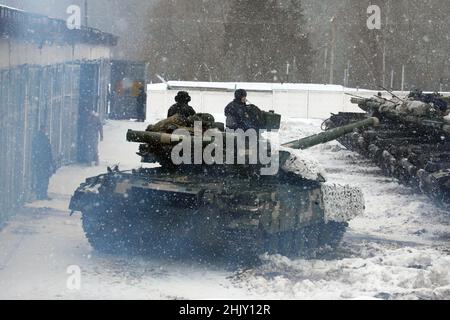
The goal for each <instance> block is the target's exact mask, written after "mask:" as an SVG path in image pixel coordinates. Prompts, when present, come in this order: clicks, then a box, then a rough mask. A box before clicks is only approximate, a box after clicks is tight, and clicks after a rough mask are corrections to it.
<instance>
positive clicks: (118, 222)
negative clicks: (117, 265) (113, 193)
mask: <svg viewBox="0 0 450 320" xmlns="http://www.w3.org/2000/svg"><path fill="white" fill-rule="evenodd" d="M82 222H83V229H84V232H85V234H86V237H87V239H88V241H89V243H90V244H91V246H92V247H93V248H94V249H95V250H97V251H100V252H104V253H125V254H135V253H138V252H143V249H144V246H143V233H142V232H140V231H141V228H140V224H139V223H138V219H136V220H135V221H133V220H132V219H130V218H129V217H126V216H125V215H124V214H123V211H122V210H121V208H117V207H116V208H106V207H103V206H98V207H91V208H89V209H86V210H85V211H83V216H82Z"/></svg>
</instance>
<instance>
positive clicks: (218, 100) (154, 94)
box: [147, 89, 376, 122]
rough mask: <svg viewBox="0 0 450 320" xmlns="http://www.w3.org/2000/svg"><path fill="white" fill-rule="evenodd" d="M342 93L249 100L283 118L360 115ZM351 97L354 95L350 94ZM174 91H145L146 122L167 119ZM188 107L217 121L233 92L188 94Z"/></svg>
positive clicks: (257, 95)
mask: <svg viewBox="0 0 450 320" xmlns="http://www.w3.org/2000/svg"><path fill="white" fill-rule="evenodd" d="M345 93H346V92H345V91H314V90H304V91H301V90H295V91H290V90H286V91H270V92H251V91H250V92H249V95H248V99H249V101H250V102H251V103H252V104H255V105H257V106H259V107H260V108H262V109H263V110H274V111H275V112H277V113H280V114H281V115H283V117H285V118H310V119H325V118H328V117H329V116H330V114H331V113H337V112H361V110H360V109H359V108H358V106H356V105H353V104H351V103H350V98H351V97H350V96H348V95H346V94H345ZM352 93H353V92H352ZM354 93H355V94H357V95H361V96H364V97H370V96H372V95H374V94H376V92H373V91H358V92H354ZM176 94H177V90H151V89H150V90H148V92H147V98H148V101H147V120H148V121H150V122H152V121H155V120H159V119H162V118H164V117H165V116H167V111H168V109H169V107H170V106H171V105H173V104H174V103H175V101H174V97H175V96H176ZM189 94H190V95H191V97H192V102H191V105H192V106H193V107H194V108H195V110H196V111H197V112H207V113H211V114H214V115H215V116H216V117H218V120H219V119H220V120H221V121H222V120H223V117H221V116H222V115H223V113H224V109H225V106H226V105H227V104H228V103H229V102H230V101H232V100H233V92H226V91H200V90H189Z"/></svg>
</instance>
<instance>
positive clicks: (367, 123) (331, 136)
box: [283, 118, 380, 150]
mask: <svg viewBox="0 0 450 320" xmlns="http://www.w3.org/2000/svg"><path fill="white" fill-rule="evenodd" d="M379 123H380V120H378V118H368V119H365V120H362V121H359V122H355V123H352V124H349V125H346V126H343V127H339V128H334V129H331V130H328V131H325V132H322V133H319V134H316V135H313V136H311V137H306V138H303V139H300V140H295V141H292V142H289V143H285V144H283V147H286V148H291V149H301V150H304V149H308V148H311V147H314V146H316V145H319V144H323V143H327V142H330V141H333V140H336V139H338V138H340V137H342V136H345V135H346V134H349V133H352V132H353V131H354V130H355V129H365V128H369V127H376V126H378V125H379Z"/></svg>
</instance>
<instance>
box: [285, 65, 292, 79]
mask: <svg viewBox="0 0 450 320" xmlns="http://www.w3.org/2000/svg"><path fill="white" fill-rule="evenodd" d="M290 67H291V65H290V63H289V62H287V63H286V83H289V71H290V70H289V69H290Z"/></svg>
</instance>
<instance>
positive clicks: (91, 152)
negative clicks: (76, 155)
mask: <svg viewBox="0 0 450 320" xmlns="http://www.w3.org/2000/svg"><path fill="white" fill-rule="evenodd" d="M85 130H86V132H85V138H86V142H87V160H88V161H87V163H88V165H89V166H92V163H93V162H94V163H95V165H96V166H98V165H99V157H98V141H99V138H100V141H103V124H102V122H101V120H100V117H99V116H98V114H97V113H95V111H91V112H90V113H89V115H88V118H87V122H86V127H85Z"/></svg>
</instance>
